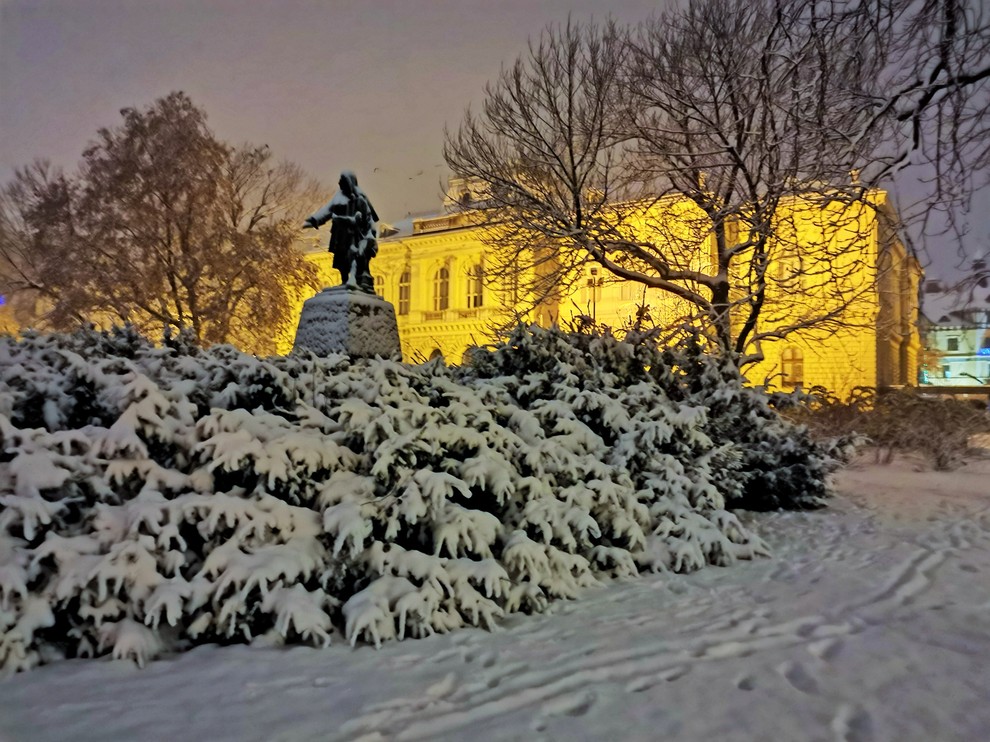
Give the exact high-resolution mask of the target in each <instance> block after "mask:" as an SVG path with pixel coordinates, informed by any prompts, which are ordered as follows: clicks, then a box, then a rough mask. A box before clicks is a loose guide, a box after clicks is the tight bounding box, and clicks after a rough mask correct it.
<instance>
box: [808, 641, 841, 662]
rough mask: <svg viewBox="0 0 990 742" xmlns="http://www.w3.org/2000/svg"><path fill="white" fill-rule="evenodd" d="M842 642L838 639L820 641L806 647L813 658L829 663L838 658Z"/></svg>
mask: <svg viewBox="0 0 990 742" xmlns="http://www.w3.org/2000/svg"><path fill="white" fill-rule="evenodd" d="M842 646H843V644H842V641H841V640H840V639H820V640H819V641H815V642H811V644H809V645H808V651H809V652H810V653H811V655H812V656H813V657H816V658H817V659H819V660H821V661H822V662H831V661H832V660H834V659H835V658H836V657H838V656H839V652H841V651H842Z"/></svg>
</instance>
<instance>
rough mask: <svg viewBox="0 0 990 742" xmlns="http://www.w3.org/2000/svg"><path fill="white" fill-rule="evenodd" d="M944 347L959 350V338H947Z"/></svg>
mask: <svg viewBox="0 0 990 742" xmlns="http://www.w3.org/2000/svg"><path fill="white" fill-rule="evenodd" d="M945 349H946V350H949V351H953V350H959V338H949V339H948V340H947V341H946V346H945Z"/></svg>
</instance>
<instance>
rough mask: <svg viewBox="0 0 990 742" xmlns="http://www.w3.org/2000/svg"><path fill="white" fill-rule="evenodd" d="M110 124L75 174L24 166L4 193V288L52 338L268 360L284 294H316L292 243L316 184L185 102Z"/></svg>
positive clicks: (286, 318) (282, 321)
mask: <svg viewBox="0 0 990 742" xmlns="http://www.w3.org/2000/svg"><path fill="white" fill-rule="evenodd" d="M121 116H122V118H123V121H122V123H121V124H120V125H119V126H116V127H114V128H105V129H101V130H100V131H99V132H98V133H97V137H96V139H95V141H93V142H92V143H91V144H90V145H89V146H88V147H87V148H86V150H85V151H84V152H83V155H82V162H81V165H80V167H79V170H78V173H76V174H74V175H69V174H65V173H63V172H61V171H59V170H56V169H54V168H52V167H51V166H50V165H48V164H46V163H44V162H36V163H34V164H32V165H31V166H29V167H26V168H22V169H20V170H18V171H17V172H16V173H15V177H14V179H13V181H12V182H11V183H9V184H7V185H6V187H5V188H4V189H3V192H2V209H0V261H2V265H3V269H2V270H0V274H2V275H3V280H4V283H5V284H6V285H5V287H4V290H5V291H6V292H7V293H10V294H14V295H15V296H18V295H23V296H28V297H30V298H31V299H32V300H33V301H34V302H35V303H36V305H37V308H38V312H39V317H38V321H39V322H40V323H41V324H42V326H44V327H48V328H51V329H69V328H71V327H73V326H75V325H78V324H79V323H80V322H95V323H97V324H109V323H122V322H126V323H131V324H133V325H135V326H137V327H138V328H139V329H141V330H142V331H144V332H146V333H148V334H150V335H152V336H160V335H161V334H162V332H165V333H175V332H181V331H185V332H190V333H192V335H193V336H194V337H195V338H196V340H197V342H199V343H200V344H202V345H210V344H214V343H232V344H235V345H237V346H239V347H241V348H242V349H244V350H248V351H250V352H254V353H259V354H266V353H272V352H274V350H275V338H276V336H277V335H278V334H279V333H280V332H281V331H284V330H285V326H286V325H287V323H288V322H290V321H291V316H290V314H291V312H292V311H293V309H294V307H295V301H296V298H295V297H294V295H293V293H292V292H293V291H294V290H295V289H298V288H300V287H304V286H310V287H314V288H316V287H317V283H316V271H315V269H314V268H313V267H312V266H311V265H310V264H308V263H307V261H306V260H305V259H304V258H303V256H302V254H301V253H300V252H299V251H298V250H297V249H296V246H295V242H296V239H297V236H298V230H299V225H300V224H301V223H302V219H303V217H304V215H305V214H306V213H308V210H309V209H311V208H312V206H313V204H314V203H317V202H318V201H319V200H320V199H321V198H323V197H324V195H325V194H324V193H323V192H322V189H321V188H320V187H319V185H318V184H316V183H315V182H312V181H308V180H307V179H306V178H305V177H304V175H303V173H302V171H301V170H300V169H299V168H298V167H297V166H295V165H292V164H290V163H285V162H282V163H277V162H274V161H273V157H272V154H271V152H270V151H269V149H268V148H267V147H264V146H252V145H242V146H232V145H230V144H227V143H226V142H223V141H222V140H220V139H218V138H217V137H216V135H215V134H214V133H213V132H212V131H211V130H210V129H209V127H208V126H207V121H206V114H205V112H204V111H203V110H202V109H201V108H198V107H197V106H196V105H194V104H193V102H192V101H191V100H190V98H189V97H188V96H187V95H185V94H184V93H181V92H173V93H171V94H169V95H168V96H165V97H164V98H161V99H159V100H156V101H155V102H154V103H153V104H152V105H150V106H149V107H148V108H146V109H143V110H139V109H135V108H126V109H124V110H122V111H121Z"/></svg>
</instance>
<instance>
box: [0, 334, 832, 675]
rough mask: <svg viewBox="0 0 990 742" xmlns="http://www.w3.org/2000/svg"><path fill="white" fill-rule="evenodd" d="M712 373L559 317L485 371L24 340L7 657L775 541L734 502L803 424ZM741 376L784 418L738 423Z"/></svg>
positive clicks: (431, 599)
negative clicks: (742, 426) (759, 432)
mask: <svg viewBox="0 0 990 742" xmlns="http://www.w3.org/2000/svg"><path fill="white" fill-rule="evenodd" d="M685 357H686V356H685ZM694 373H695V371H694V370H692V368H691V367H690V366H689V364H687V363H686V362H685V363H683V364H682V365H681V366H677V365H676V364H671V363H670V362H669V359H667V358H665V357H663V356H662V354H659V353H658V352H657V351H656V350H655V349H650V347H649V345H648V344H646V343H636V342H624V343H620V342H618V341H616V340H614V339H612V338H610V337H607V336H587V335H565V334H563V333H560V332H556V331H540V330H531V331H523V330H520V331H519V332H518V333H516V334H515V335H514V336H513V337H512V338H510V339H509V341H508V342H507V343H506V344H505V345H504V346H502V347H500V348H496V349H494V350H492V351H478V352H477V353H476V354H475V355H474V358H473V363H472V365H471V366H470V367H466V368H461V369H448V368H445V367H444V366H443V365H442V364H440V363H429V364H425V365H423V366H406V365H402V364H399V363H394V362H389V361H363V362H356V363H350V362H348V361H347V360H346V359H344V358H331V359H322V360H321V359H315V358H312V357H308V358H280V359H271V360H258V359H255V358H253V357H251V356H245V355H243V354H241V353H239V352H237V351H235V350H234V349H232V348H229V347H218V348H214V349H212V350H209V351H202V350H198V349H196V348H193V347H190V346H187V345H185V344H183V343H182V342H179V341H167V342H166V344H165V345H164V346H163V347H154V346H152V345H150V344H149V343H147V342H146V341H144V340H143V339H142V338H140V337H139V336H138V335H136V334H134V333H132V332H129V331H126V330H124V331H117V332H114V333H109V334H101V333H96V332H92V331H86V332H79V333H76V334H73V335H63V336H43V335H28V336H26V337H23V338H21V339H19V340H15V339H11V338H0V444H2V449H0V450H2V455H0V667H2V668H4V669H6V670H8V671H16V670H18V669H25V668H29V667H31V666H33V665H35V664H37V663H39V662H44V661H49V660H51V659H55V658H59V657H64V656H92V655H96V654H100V653H105V652H112V653H113V655H114V656H117V657H132V658H134V659H135V660H136V661H138V663H139V664H141V663H144V662H145V661H146V660H148V659H149V658H151V657H153V656H155V655H156V654H158V653H159V652H161V651H166V650H177V649H182V648H185V647H188V646H190V645H192V644H196V643H204V642H217V641H220V642H233V641H238V642H243V641H252V640H264V641H274V642H282V641H304V642H310V643H313V644H317V645H325V644H327V643H329V642H330V641H331V637H332V636H333V635H334V634H343V636H344V637H345V638H346V639H347V640H349V641H350V642H352V643H353V642H355V641H358V640H362V641H368V642H373V643H375V644H378V643H379V642H381V641H382V640H385V639H390V638H402V637H404V636H424V635H427V634H430V633H432V632H437V631H448V630H451V629H454V628H457V627H460V626H463V625H476V626H490V625H492V624H493V622H494V621H495V620H496V619H498V618H499V617H500V616H502V615H503V614H504V613H506V612H509V611H519V610H522V611H539V610H541V609H543V608H544V607H545V606H546V605H547V603H548V602H549V601H552V600H554V599H558V598H570V597H575V596H576V595H578V593H579V591H580V590H581V588H582V587H584V586H587V585H590V584H593V583H594V582H595V581H596V579H597V578H598V577H600V576H627V575H634V574H636V573H637V572H639V571H641V570H644V569H645V570H664V569H671V570H676V571H688V570H693V569H698V568H700V567H702V566H704V565H706V564H729V563H731V562H733V561H735V560H736V559H740V558H751V557H753V556H755V555H758V554H761V553H764V552H765V547H764V546H763V545H762V543H761V542H760V540H759V539H758V538H756V537H755V536H753V535H752V534H751V533H749V532H747V530H746V529H745V528H744V527H743V526H742V525H741V524H740V522H739V521H738V520H737V519H736V517H735V516H734V515H733V514H732V513H731V512H729V511H727V510H726V508H725V497H726V496H730V497H733V498H738V497H739V496H740V493H744V492H746V491H748V489H752V487H751V483H752V481H757V480H758V479H759V477H761V476H762V477H763V478H764V479H766V475H765V473H761V474H759V475H754V474H753V472H750V471H748V470H747V469H746V466H748V465H750V464H749V463H748V462H754V461H755V462H757V463H759V462H760V461H761V459H759V457H758V456H755V457H754V455H753V451H754V450H756V451H760V450H762V449H761V446H762V445H763V443H764V442H765V441H775V442H776V444H777V445H781V446H783V449H782V450H788V451H789V450H790V449H789V448H788V447H789V446H790V445H791V444H790V443H788V440H789V437H788V436H789V435H790V434H792V433H793V432H794V429H793V428H790V427H787V426H786V425H785V424H783V423H781V422H780V421H779V420H777V419H776V418H775V417H774V416H772V415H770V413H768V412H766V410H767V409H768V408H766V407H765V403H762V406H761V404H757V403H756V402H755V401H753V399H755V398H750V396H749V394H750V393H748V392H744V391H741V387H739V388H736V387H738V386H739V385H738V383H737V380H729V381H727V382H725V384H722V383H721V382H719V383H717V384H716V386H715V388H713V389H707V388H695V386H694V385H693V382H692V378H693V377H692V374H694ZM705 378H706V381H705V382H704V383H703V385H702V386H706V385H708V384H710V383H712V381H711V379H708V377H705ZM724 386H730V387H732V389H731V391H730V390H727V389H726V388H723V387H724ZM738 395H742V397H743V398H745V399H749V400H750V401H749V402H748V403H746V404H748V405H749V407H746V406H745V404H744V405H743V409H744V414H745V415H746V416H748V417H749V418H752V421H753V426H755V427H756V428H759V427H761V426H769V427H771V428H772V431H775V432H771V433H769V434H766V435H764V436H763V438H759V436H757V438H759V440H756V441H755V443H754V442H753V441H747V442H745V443H744V445H742V446H739V445H737V444H736V443H734V442H733V441H732V426H731V425H724V426H722V427H721V428H719V427H718V426H713V421H715V420H718V419H721V418H719V417H718V415H729V416H731V415H730V413H728V412H721V413H718V414H716V415H715V416H713V415H712V410H713V409H715V407H714V406H713V405H714V404H715V402H716V401H718V400H723V401H725V402H726V404H730V400H731V399H735V398H736V397H737V396H738ZM754 410H756V412H754ZM764 414H766V415H770V416H769V417H767V418H766V420H765V421H764V418H762V417H760V415H764ZM774 426H777V427H774ZM774 436H776V438H775V437H774ZM754 440H755V439H754ZM747 447H748V448H747ZM795 455H798V454H795ZM769 456H770V444H769V443H768V444H767V457H769ZM814 471H815V472H817V469H815V470H814ZM754 477H756V478H755V479H754ZM788 481H791V482H793V483H795V484H796V481H797V480H795V479H793V478H792V479H791V480H788ZM805 484H808V482H805ZM816 486H817V485H816ZM747 488H748V489H747ZM776 496H777V495H775V497H776ZM778 499H779V497H778ZM795 503H796V504H801V501H800V500H795Z"/></svg>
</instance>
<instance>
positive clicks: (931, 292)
mask: <svg viewBox="0 0 990 742" xmlns="http://www.w3.org/2000/svg"><path fill="white" fill-rule="evenodd" d="M984 268H985V266H982V265H974V266H973V269H974V272H975V273H979V272H980V271H982V270H984ZM923 314H924V320H923V322H922V326H923V328H924V336H925V347H926V349H927V350H928V351H929V353H930V354H931V359H932V360H931V362H930V363H929V364H928V368H925V369H923V370H922V381H923V383H925V384H931V385H934V386H965V387H971V386H974V385H976V384H990V285H988V283H987V280H986V279H983V280H982V281H981V282H979V283H976V284H974V285H970V286H966V287H955V288H952V287H946V286H944V285H943V284H942V283H940V282H939V281H937V280H931V281H926V282H925V290H924V294H923Z"/></svg>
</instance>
